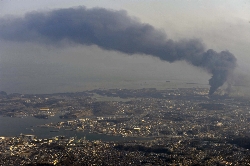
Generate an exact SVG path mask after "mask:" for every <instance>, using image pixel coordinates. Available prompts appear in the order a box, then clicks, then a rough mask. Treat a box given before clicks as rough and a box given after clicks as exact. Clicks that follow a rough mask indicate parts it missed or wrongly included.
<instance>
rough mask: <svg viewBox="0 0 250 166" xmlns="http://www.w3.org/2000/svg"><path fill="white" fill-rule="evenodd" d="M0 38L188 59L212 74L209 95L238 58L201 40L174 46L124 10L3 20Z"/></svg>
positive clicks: (75, 11) (73, 10)
mask: <svg viewBox="0 0 250 166" xmlns="http://www.w3.org/2000/svg"><path fill="white" fill-rule="evenodd" d="M0 38H2V39H4V40H12V41H22V42H23V41H29V42H34V41H36V42H42V43H46V44H54V43H60V42H61V41H63V40H67V41H70V42H73V43H76V44H83V45H97V46H99V47H101V48H102V49H105V50H115V51H119V52H123V53H126V54H147V55H151V56H155V57H158V58H160V59H161V60H164V61H168V62H175V61H181V60H184V61H186V62H188V63H190V64H192V65H194V66H197V67H201V68H203V69H205V70H206V71H208V72H209V73H211V74H212V77H211V79H210V80H209V84H210V86H211V88H210V92H209V94H213V93H214V92H215V91H216V90H217V89H218V88H219V87H220V86H222V85H223V84H224V83H225V82H226V81H227V78H228V76H229V75H230V74H231V72H232V71H233V69H234V68H235V67H236V58H235V57H234V55H233V54H231V53H230V52H228V51H222V52H220V53H218V52H215V51H214V50H212V49H209V50H207V51H206V50H205V48H204V45H203V44H202V43H201V41H199V40H195V39H192V40H182V41H178V42H175V41H173V40H171V39H168V38H167V36H166V34H165V33H164V32H162V31H160V30H157V29H155V28H154V27H153V26H151V25H149V24H144V23H141V22H139V21H138V20H137V19H136V18H131V17H129V16H128V15H127V13H126V12H125V11H111V10H106V9H101V8H94V9H86V8H84V7H79V8H69V9H58V10H54V11H50V12H47V13H42V12H40V13H39V12H33V13H28V14H26V15H25V17H23V18H2V19H0Z"/></svg>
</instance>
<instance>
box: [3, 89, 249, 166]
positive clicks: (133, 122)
mask: <svg viewBox="0 0 250 166" xmlns="http://www.w3.org/2000/svg"><path fill="white" fill-rule="evenodd" d="M207 94H208V89H206V88H175V89H167V90H157V89H155V88H147V89H146V88H143V89H133V90H131V89H96V90H91V91H84V92H77V93H56V94H40V95H22V94H9V95H7V94H6V93H4V92H1V100H0V104H1V110H0V113H1V116H3V117H12V118H17V117H18V118H25V117H32V116H33V118H37V120H43V119H44V122H46V119H50V118H52V117H54V116H58V117H59V118H58V120H59V121H57V122H53V123H52V122H51V123H44V124H42V125H37V126H33V128H32V127H31V130H30V132H29V133H27V134H22V133H20V135H16V136H13V137H6V136H4V135H3V136H2V137H1V153H0V157H1V160H0V161H1V165H15V164H17V163H20V164H21V165H32V164H33V165H38V164H48V165H65V164H66V165H81V164H83V163H85V164H87V165H91V164H92V165H95V164H96V165H124V164H128V163H130V165H216V164H217V165H248V164H249V163H250V160H249V156H250V151H249V149H250V141H249V140H250V139H249V138H250V130H249V123H250V111H249V106H250V102H249V99H248V98H247V97H240V96H230V95H226V94H222V92H221V91H220V90H218V92H217V93H215V94H213V95H210V96H208V95H207ZM35 127H36V128H35ZM43 128H47V129H48V130H47V132H53V133H55V134H57V133H58V134H59V131H64V130H65V131H67V130H68V131H71V132H72V135H67V136H64V135H58V136H54V137H51V138H39V137H37V136H36V135H35V134H34V133H33V130H38V129H43ZM82 132H88V133H95V134H99V135H109V136H114V137H115V138H118V137H119V138H123V140H121V139H117V141H108V140H102V139H97V140H88V139H86V137H77V136H76V135H74V134H75V133H82Z"/></svg>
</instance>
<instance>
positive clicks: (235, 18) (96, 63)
mask: <svg viewBox="0 0 250 166" xmlns="http://www.w3.org/2000/svg"><path fill="white" fill-rule="evenodd" d="M79 6H85V7H86V8H87V9H90V8H94V7H99V8H105V9H108V10H110V11H112V12H116V11H119V10H124V11H126V12H127V14H128V15H129V16H130V17H133V18H134V19H135V20H137V22H140V23H143V24H144V23H145V24H150V25H151V26H153V27H154V28H155V29H156V30H157V31H159V32H162V33H163V34H166V36H167V38H168V39H172V40H173V41H175V42H178V41H180V40H183V39H185V40H189V39H199V40H200V41H202V43H203V44H204V46H205V50H208V49H213V50H215V51H217V52H221V51H224V50H228V51H230V52H231V53H232V54H234V56H235V57H236V58H237V63H238V66H237V68H236V73H240V74H241V76H240V77H236V76H235V77H236V78H237V80H236V82H237V83H239V84H243V83H245V82H243V81H245V80H248V79H249V78H250V74H249V73H250V67H249V64H248V63H249V62H250V56H249V53H250V47H249V43H250V1H248V0H238V1H235V0H210V1H205V0H204V1H203V0H168V1H165V0H145V1H138V0H126V1H125V0H124V1H117V0H102V1H93V0H90V1H87V0H85V1H81V2H79V1H78V0H71V1H68V0H11V1H8V0H2V1H0V18H1V19H7V20H8V19H13V18H14V17H24V16H25V14H26V13H27V12H33V13H35V12H43V13H47V12H49V11H53V10H55V9H63V8H65V9H67V8H77V7H79ZM30 15H32V14H30ZM41 22H42V20H41ZM17 25H18V24H17ZM0 26H1V22H0ZM8 28H9V27H8ZM13 28H15V27H13ZM11 29H12V28H11ZM10 32H11V31H10ZM8 35H9V36H11V34H7V35H6V36H7V37H6V38H8ZM6 38H0V90H4V91H7V92H8V93H13V92H19V93H53V92H66V91H67V92H68V91H81V90H86V89H91V88H99V87H109V88H112V87H116V86H117V87H121V88H122V87H123V86H124V87H125V88H126V86H127V87H132V86H133V84H134V83H136V82H138V81H139V82H140V81H141V82H146V81H148V80H156V81H157V80H159V81H164V80H183V82H199V83H203V84H208V80H209V79H210V77H211V74H209V73H208V72H206V71H205V70H204V69H202V68H198V67H193V66H191V65H189V64H187V63H186V62H182V61H178V62H174V63H169V62H166V61H161V60H160V59H158V58H156V57H152V56H149V55H141V54H139V53H138V54H130V55H127V54H126V53H121V52H118V51H112V50H104V49H102V48H100V47H98V46H96V45H95V44H90V45H81V44H70V43H68V42H67V41H65V42H66V43H67V44H61V43H60V44H58V43H56V44H53V43H44V42H40V41H35V42H34V41H33V40H8V39H6ZM245 84H247V83H245Z"/></svg>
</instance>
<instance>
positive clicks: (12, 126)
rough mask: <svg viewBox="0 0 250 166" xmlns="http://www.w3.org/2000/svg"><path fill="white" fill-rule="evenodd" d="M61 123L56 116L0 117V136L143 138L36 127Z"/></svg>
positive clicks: (109, 139) (99, 138) (89, 138)
mask: <svg viewBox="0 0 250 166" xmlns="http://www.w3.org/2000/svg"><path fill="white" fill-rule="evenodd" d="M59 121H62V119H60V118H59V116H58V115H56V116H51V117H49V118H48V119H37V118H34V117H31V116H27V117H3V116H0V136H4V137H14V136H18V135H20V134H31V135H35V136H37V137H38V138H51V137H55V136H59V135H63V136H66V137H77V138H78V139H80V138H84V137H85V138H86V139H87V140H90V141H93V140H102V141H125V140H141V139H145V138H134V137H121V136H112V135H105V134H96V133H89V132H88V131H76V130H65V129H63V128H61V129H59V130H56V132H51V131H53V130H54V128H43V127H37V126H38V125H43V124H48V123H56V122H59Z"/></svg>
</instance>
